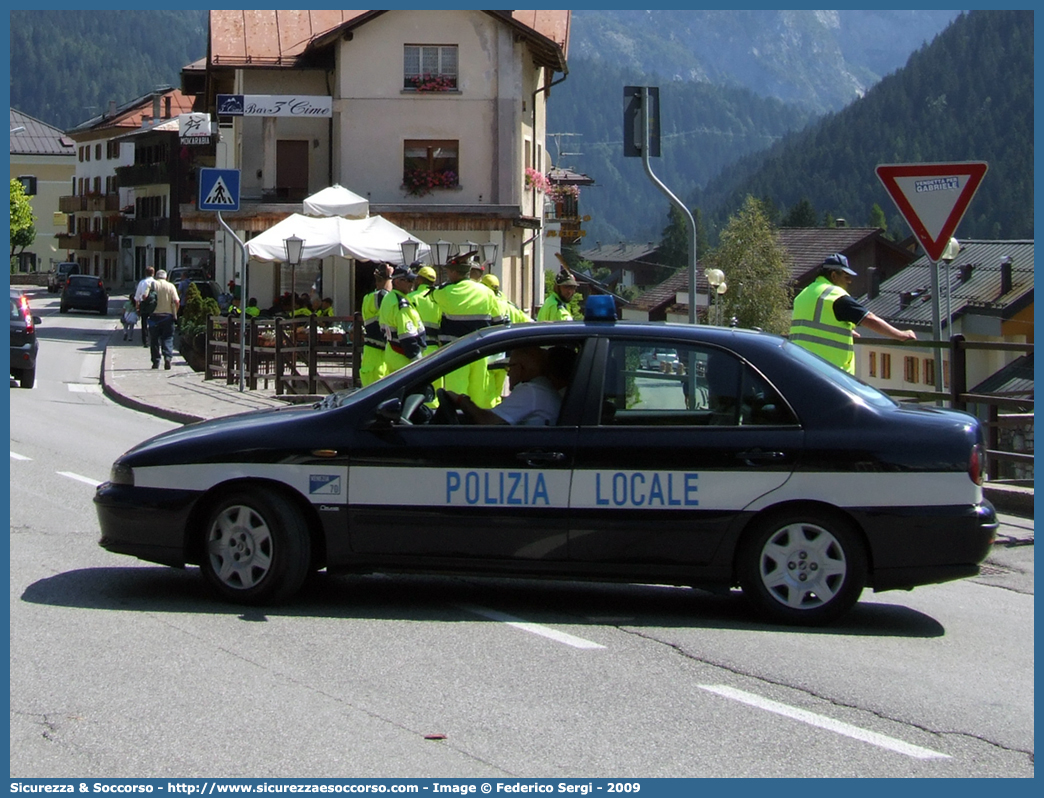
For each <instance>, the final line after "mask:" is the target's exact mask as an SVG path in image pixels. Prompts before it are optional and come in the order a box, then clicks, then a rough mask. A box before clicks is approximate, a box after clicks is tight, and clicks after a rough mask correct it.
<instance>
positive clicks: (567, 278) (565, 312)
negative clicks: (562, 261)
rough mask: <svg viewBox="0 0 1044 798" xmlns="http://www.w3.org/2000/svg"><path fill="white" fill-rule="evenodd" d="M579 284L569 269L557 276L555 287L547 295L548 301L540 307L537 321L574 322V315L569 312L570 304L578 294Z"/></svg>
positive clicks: (563, 270)
mask: <svg viewBox="0 0 1044 798" xmlns="http://www.w3.org/2000/svg"><path fill="white" fill-rule="evenodd" d="M576 287H577V282H576V278H575V277H573V273H572V272H571V271H569V269H566V268H563V269H562V271H560V272H559V273H558V274H557V275H555V287H554V288H553V289H551V293H550V294H548V295H547V301H545V302H544V304H543V305H541V306H540V310H539V312H537V317H536V320H537V321H572V320H573V314H572V313H570V312H569V303H570V302H571V301H572V299H573V294H575V293H576Z"/></svg>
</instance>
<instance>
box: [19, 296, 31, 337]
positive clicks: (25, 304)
mask: <svg viewBox="0 0 1044 798" xmlns="http://www.w3.org/2000/svg"><path fill="white" fill-rule="evenodd" d="M18 305H19V307H20V308H21V309H22V318H23V319H25V331H26V332H27V333H31V332H32V331H33V312H32V311H31V310H29V300H28V299H26V298H25V297H24V296H23V297H22V298H21V299H20V300H19V301H18Z"/></svg>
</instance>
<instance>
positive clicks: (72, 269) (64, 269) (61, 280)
mask: <svg viewBox="0 0 1044 798" xmlns="http://www.w3.org/2000/svg"><path fill="white" fill-rule="evenodd" d="M79 273H80V264H79V263H72V262H69V261H67V262H64V263H59V264H57V265H56V266H55V267H54V268H53V269H51V270H50V271H49V272H47V290H48V291H49V292H50V293H52V294H57V293H58V292H59V291H61V290H62V289H63V288H65V281H66V280H67V279H69V275H70V274H79Z"/></svg>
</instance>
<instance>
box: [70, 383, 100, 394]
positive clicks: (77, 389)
mask: <svg viewBox="0 0 1044 798" xmlns="http://www.w3.org/2000/svg"><path fill="white" fill-rule="evenodd" d="M68 385H69V390H70V391H72V392H73V393H101V392H102V387H101V386H100V385H97V384H95V385H85V384H84V383H82V382H70V383H69V384H68Z"/></svg>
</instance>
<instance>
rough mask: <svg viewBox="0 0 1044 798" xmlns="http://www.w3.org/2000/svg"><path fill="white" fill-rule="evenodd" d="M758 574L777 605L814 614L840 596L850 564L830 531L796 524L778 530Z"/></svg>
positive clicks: (766, 548)
mask: <svg viewBox="0 0 1044 798" xmlns="http://www.w3.org/2000/svg"><path fill="white" fill-rule="evenodd" d="M758 570H759V574H760V576H761V582H762V584H763V585H764V586H765V589H766V590H767V591H768V593H769V595H770V596H772V597H773V598H774V599H775V600H776V601H778V602H779V603H780V604H783V605H784V606H786V607H789V608H791V609H795V610H810V609H815V608H817V607H822V606H824V605H826V604H828V603H829V602H830V601H831V600H833V598H834V597H835V596H836V595H837V594H838V592H839V591H840V590H841V588H842V586H843V585H844V582H845V576H846V574H847V573H848V563H847V561H846V559H845V552H844V549H843V548H842V546H841V544H840V542H839V541H838V539H837V538H836V537H834V535H833V534H831V533H830V532H829V531H828V530H826V529H824V528H823V527H821V526H817V525H815V524H808V523H795V524H788V525H786V526H784V527H781V528H780V529H777V530H776V531H775V532H774V533H773V534H772V536H771V537H769V539H768V540H767V541H766V542H765V545H764V546H763V547H762V549H761V556H760V557H759V562H758Z"/></svg>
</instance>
